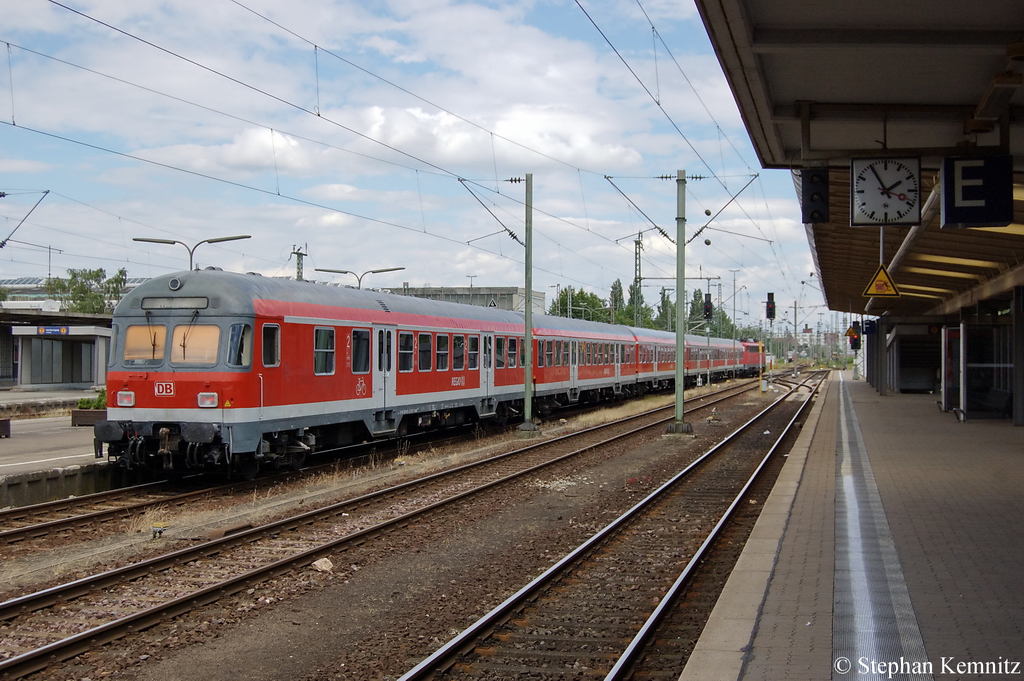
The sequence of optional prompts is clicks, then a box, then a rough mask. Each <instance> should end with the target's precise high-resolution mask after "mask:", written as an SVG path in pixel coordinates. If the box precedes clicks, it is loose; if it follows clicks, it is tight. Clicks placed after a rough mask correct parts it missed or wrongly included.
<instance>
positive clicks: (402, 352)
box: [398, 332, 415, 371]
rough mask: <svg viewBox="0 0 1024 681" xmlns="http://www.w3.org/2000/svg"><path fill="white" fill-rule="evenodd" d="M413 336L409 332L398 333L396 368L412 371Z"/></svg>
mask: <svg viewBox="0 0 1024 681" xmlns="http://www.w3.org/2000/svg"><path fill="white" fill-rule="evenodd" d="M414 345H415V343H413V337H412V334H411V333H406V332H402V333H399V334H398V370H399V371H412V353H413V346H414Z"/></svg>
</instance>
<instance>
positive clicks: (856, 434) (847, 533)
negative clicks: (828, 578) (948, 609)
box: [832, 382, 933, 681]
mask: <svg viewBox="0 0 1024 681" xmlns="http://www.w3.org/2000/svg"><path fill="white" fill-rule="evenodd" d="M835 547H836V548H835V551H836V563H835V585H834V589H835V591H834V593H835V600H834V609H833V620H832V632H833V633H832V651H833V660H834V664H833V670H832V678H833V679H834V680H840V679H855V678H892V679H901V680H908V681H922V680H925V679H928V680H931V679H932V678H933V677H932V675H931V674H926V673H921V672H920V670H921V669H922V668H926V667H925V663H927V661H928V657H927V653H926V651H925V648H924V642H923V640H922V638H921V631H920V629H919V627H918V624H917V617H916V615H915V614H914V607H913V605H912V604H911V602H910V594H909V592H908V591H907V585H906V582H905V580H904V577H903V569H902V568H901V567H900V562H899V557H898V556H897V553H896V547H895V545H894V544H893V539H892V534H891V533H890V531H889V523H888V521H887V520H886V517H885V509H883V508H882V500H881V498H880V497H879V494H878V488H877V486H876V485H875V478H874V475H873V474H872V472H871V463H870V461H869V460H868V455H867V451H866V449H865V447H864V439H863V437H862V435H861V432H860V425H859V423H858V422H857V414H856V413H855V412H854V410H853V402H852V400H851V399H850V393H849V390H848V388H847V386H846V383H845V382H843V383H842V384H841V389H840V408H839V436H838V441H837V443H836V543H835ZM876 670H877V671H881V673H875V672H876ZM883 670H884V671H883Z"/></svg>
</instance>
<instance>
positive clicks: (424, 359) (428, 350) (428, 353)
mask: <svg viewBox="0 0 1024 681" xmlns="http://www.w3.org/2000/svg"><path fill="white" fill-rule="evenodd" d="M432 339H433V336H431V335H430V334H429V333H421V334H420V339H419V344H420V347H419V351H420V352H419V363H418V368H419V370H420V371H430V368H431V366H430V365H431V362H432V360H433V354H434V352H433V348H432V347H431V346H432V345H433V343H432V342H431V341H432Z"/></svg>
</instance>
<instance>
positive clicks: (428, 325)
mask: <svg viewBox="0 0 1024 681" xmlns="http://www.w3.org/2000/svg"><path fill="white" fill-rule="evenodd" d="M112 327H113V328H112V338H111V347H110V359H109V363H108V367H107V394H108V404H109V406H108V409H107V414H108V419H107V420H106V421H101V422H100V423H98V424H96V426H95V428H94V434H95V442H96V453H97V456H102V455H103V449H104V447H105V448H106V454H107V456H109V457H110V458H112V459H115V460H119V461H121V462H123V463H125V464H126V465H129V466H140V467H148V468H158V469H164V470H178V471H185V470H201V469H207V470H209V469H213V470H227V471H230V472H232V473H233V474H236V475H238V476H241V477H249V476H251V475H253V474H254V473H255V472H256V471H257V470H258V469H259V468H260V467H261V466H275V467H280V466H298V465H301V463H302V462H303V460H304V459H305V457H306V456H307V454H309V453H312V452H315V451H317V450H321V449H325V448H331V447H338V446H343V445H347V444H352V443H356V442H361V441H365V440H371V439H374V438H385V437H402V436H404V435H408V434H410V433H414V432H417V431H425V430H431V429H437V428H444V427H451V426H458V425H462V424H467V423H475V422H478V421H482V420H486V419H498V420H505V419H514V418H516V417H517V416H519V415H521V413H522V410H523V400H524V396H523V382H524V378H525V368H524V360H525V353H524V350H525V347H524V343H525V337H526V334H525V325H524V319H523V315H522V314H521V313H516V312H510V311H505V310H498V309H495V308H484V307H477V306H470V305H461V304H457V303H445V302H441V301H434V300H424V299H420V298H411V297H405V296H399V295H393V294H389V293H382V292H378V291H372V290H360V289H352V288H341V287H336V286H326V285H323V284H318V283H313V282H304V281H292V280H285V279H272V278H267V277H262V276H259V275H255V274H238V273H229V272H223V271H220V270H216V269H207V270H202V271H189V272H181V273H177V274H174V275H167V276H163V277H157V278H154V279H151V280H149V281H147V282H145V283H144V284H142V285H140V286H138V287H136V288H135V289H134V290H133V291H131V292H130V293H129V294H128V295H126V296H125V298H124V299H123V300H122V301H121V302H120V303H119V304H118V306H117V308H116V309H115V311H114V317H113V325H112ZM533 334H534V345H533V348H532V349H533V358H534V361H533V365H534V367H533V374H534V396H535V397H534V400H535V406H536V407H537V409H538V413H541V414H543V413H545V412H547V411H550V410H553V409H555V408H558V407H559V406H564V405H566V404H571V403H575V402H579V401H598V400H601V399H609V398H614V397H619V396H633V395H638V394H641V393H643V392H645V391H647V390H649V389H652V388H660V387H668V386H670V385H672V384H673V382H674V375H675V337H674V335H673V334H671V333H665V332H660V331H652V330H649V329H632V328H629V327H625V326H618V325H613V324H603V323H595V322H587V321H583V320H578V319H566V318H562V317H550V316H547V315H536V316H535V317H534V330H533ZM691 342H692V343H693V346H692V347H690V348H688V355H689V357H688V359H687V364H686V371H687V381H688V382H692V381H694V380H695V378H694V377H695V376H696V375H697V373H699V372H702V371H703V372H706V371H707V367H708V363H709V362H710V363H711V368H712V371H713V375H714V376H720V375H721V376H724V375H729V374H730V371H731V370H730V369H729V364H728V362H729V361H730V359H731V356H726V355H725V354H723V353H725V352H726V350H725V346H723V345H722V344H723V343H728V347H729V348H730V350H729V352H732V350H731V348H732V347H734V344H733V342H732V341H722V340H719V339H711V344H710V348H711V351H710V352H709V350H708V348H709V344H708V343H709V342H708V339H705V338H702V337H693V338H692V339H691V338H688V339H687V343H688V345H690V343H691ZM698 344H699V345H700V348H703V350H701V349H699V348H698ZM702 352H703V353H705V354H707V355H709V356H704V355H702V354H701V353H702Z"/></svg>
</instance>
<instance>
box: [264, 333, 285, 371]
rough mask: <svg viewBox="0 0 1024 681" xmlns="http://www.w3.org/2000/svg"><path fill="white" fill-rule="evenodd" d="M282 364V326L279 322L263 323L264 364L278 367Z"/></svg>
mask: <svg viewBox="0 0 1024 681" xmlns="http://www.w3.org/2000/svg"><path fill="white" fill-rule="evenodd" d="M280 364H281V327H280V326H278V325H277V324H264V325H263V366H265V367H276V366H280Z"/></svg>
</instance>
